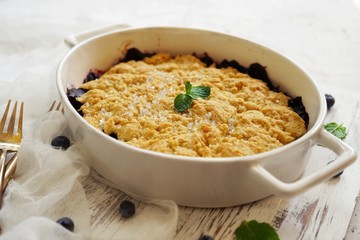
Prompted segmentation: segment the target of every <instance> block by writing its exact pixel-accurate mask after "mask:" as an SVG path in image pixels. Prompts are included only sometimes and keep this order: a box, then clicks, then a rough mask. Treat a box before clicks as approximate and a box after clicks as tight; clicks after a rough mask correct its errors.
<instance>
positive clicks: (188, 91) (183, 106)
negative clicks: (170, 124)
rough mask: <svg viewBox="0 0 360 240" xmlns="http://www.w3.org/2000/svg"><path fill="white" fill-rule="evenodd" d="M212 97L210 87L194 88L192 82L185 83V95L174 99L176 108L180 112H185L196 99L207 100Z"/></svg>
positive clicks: (179, 95)
mask: <svg viewBox="0 0 360 240" xmlns="http://www.w3.org/2000/svg"><path fill="white" fill-rule="evenodd" d="M209 95H210V87H205V86H193V85H191V83H190V82H186V83H185V93H180V94H178V95H177V96H176V97H175V99H174V108H175V110H176V111H178V112H185V111H186V110H187V109H189V107H190V106H191V104H192V101H193V100H194V99H197V98H199V97H201V98H204V99H205V98H207V97H208V96H209Z"/></svg>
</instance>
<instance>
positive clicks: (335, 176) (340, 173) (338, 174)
mask: <svg viewBox="0 0 360 240" xmlns="http://www.w3.org/2000/svg"><path fill="white" fill-rule="evenodd" d="M332 162H334V160H332V161H330V162H328V164H331V163H332ZM343 173H344V171H341V172H339V173H337V174H335V175H334V176H333V177H332V178H338V177H340V176H341V175H342V174H343Z"/></svg>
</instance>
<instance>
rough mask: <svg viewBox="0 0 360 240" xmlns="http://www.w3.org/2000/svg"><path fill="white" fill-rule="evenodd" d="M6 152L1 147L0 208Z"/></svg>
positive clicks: (0, 204) (0, 205)
mask: <svg viewBox="0 0 360 240" xmlns="http://www.w3.org/2000/svg"><path fill="white" fill-rule="evenodd" d="M6 153H7V150H6V149H3V150H2V152H1V157H0V187H1V191H0V209H1V207H2V196H3V189H4V188H3V187H4V186H5V185H4V179H5V159H6Z"/></svg>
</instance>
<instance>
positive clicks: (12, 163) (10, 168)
mask: <svg viewBox="0 0 360 240" xmlns="http://www.w3.org/2000/svg"><path fill="white" fill-rule="evenodd" d="M17 154H18V153H17V152H16V153H15V154H14V156H13V157H12V158H11V159H10V160H9V162H8V163H7V164H6V171H5V176H4V185H3V187H2V189H1V191H2V192H4V191H5V188H6V186H7V185H8V183H9V181H10V179H11V178H12V176H13V174H14V172H15V169H16V163H17V157H18V156H17Z"/></svg>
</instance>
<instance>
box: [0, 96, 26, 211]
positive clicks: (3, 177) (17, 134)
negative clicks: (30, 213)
mask: <svg viewBox="0 0 360 240" xmlns="http://www.w3.org/2000/svg"><path fill="white" fill-rule="evenodd" d="M10 105H11V100H9V101H8V104H7V106H6V109H5V112H4V115H3V117H2V119H1V122H0V151H1V157H0V187H1V191H0V208H1V205H2V195H3V192H4V190H5V188H6V186H7V184H8V182H9V181H10V179H11V177H12V175H13V173H14V172H15V168H16V162H17V151H18V150H19V147H20V142H21V139H22V124H23V112H24V103H23V102H21V106H20V114H19V117H18V118H16V112H17V111H16V110H17V102H15V105H14V107H13V111H12V113H11V116H10V119H9V121H8V124H7V129H6V130H5V126H6V123H7V118H8V117H7V116H8V113H9V109H10ZM16 119H17V130H16V129H15V126H16ZM8 152H12V153H14V155H13V156H12V158H11V159H10V160H9V161H8V163H6V157H7V153H8Z"/></svg>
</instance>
